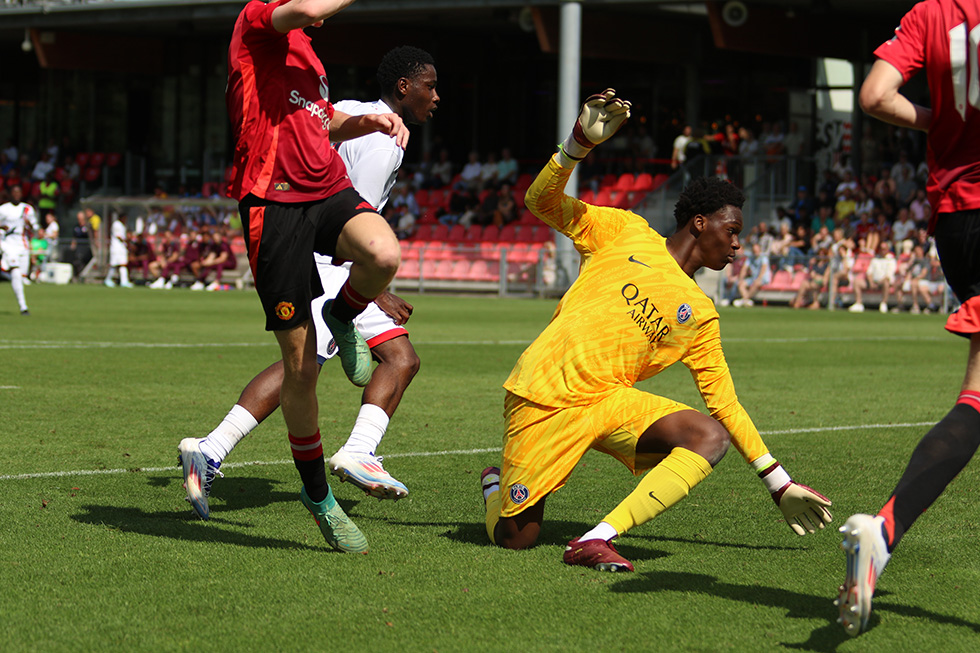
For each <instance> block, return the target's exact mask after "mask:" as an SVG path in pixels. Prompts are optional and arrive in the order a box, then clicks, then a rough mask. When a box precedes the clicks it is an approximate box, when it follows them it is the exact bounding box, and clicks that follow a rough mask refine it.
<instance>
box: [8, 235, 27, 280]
mask: <svg viewBox="0 0 980 653" xmlns="http://www.w3.org/2000/svg"><path fill="white" fill-rule="evenodd" d="M30 260H31V250H30V249H29V248H28V247H26V246H25V245H24V237H23V236H22V235H21V234H8V235H7V236H5V237H3V238H0V269H4V270H13V269H14V268H21V272H23V273H24V274H27V267H26V266H25V264H24V262H25V261H27V262H30Z"/></svg>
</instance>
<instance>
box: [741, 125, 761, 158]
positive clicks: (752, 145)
mask: <svg viewBox="0 0 980 653" xmlns="http://www.w3.org/2000/svg"><path fill="white" fill-rule="evenodd" d="M738 139H739V144H738V155H739V156H746V157H752V156H756V155H757V154H759V141H757V140H756V139H755V134H754V133H752V130H751V129H749V128H748V127H742V128H740V129H739V130H738Z"/></svg>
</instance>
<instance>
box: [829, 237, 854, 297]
mask: <svg viewBox="0 0 980 653" xmlns="http://www.w3.org/2000/svg"><path fill="white" fill-rule="evenodd" d="M831 235H832V236H833V238H834V244H833V245H831V248H830V255H831V268H830V269H831V271H832V272H831V280H830V283H832V284H833V285H834V286H833V287H835V288H839V287H841V286H853V284H854V260H855V255H856V251H857V246H856V245H855V243H854V241H853V240H852V239H850V238H847V237H845V235H844V230H843V229H840V228H838V229H834V231H833V233H832V234H831ZM839 301H840V300H839V299H838V302H839Z"/></svg>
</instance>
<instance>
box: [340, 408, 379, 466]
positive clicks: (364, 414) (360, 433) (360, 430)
mask: <svg viewBox="0 0 980 653" xmlns="http://www.w3.org/2000/svg"><path fill="white" fill-rule="evenodd" d="M387 430H388V413H386V412H385V411H384V410H383V409H382V408H381V407H380V406H375V405H374V404H364V405H363V406H361V410H360V412H359V413H358V414H357V421H355V422H354V429H353V430H352V431H351V433H350V437H349V438H347V442H346V443H345V444H344V446H343V450H344V451H346V452H348V453H364V454H368V455H370V456H373V455H374V452H375V451H376V450H377V449H378V445H379V444H381V438H383V437H384V436H385V432H386V431H387Z"/></svg>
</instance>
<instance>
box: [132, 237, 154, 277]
mask: <svg viewBox="0 0 980 653" xmlns="http://www.w3.org/2000/svg"><path fill="white" fill-rule="evenodd" d="M156 259H157V255H156V252H154V251H153V244H152V243H150V241H149V240H147V239H146V233H145V232H143V231H140V230H137V231H136V234H135V235H134V236H133V237H132V238H130V240H129V262H128V263H127V264H126V267H128V268H129V270H130V271H131V272H133V271H136V270H139V271H140V274H141V275H142V277H143V282H144V283H149V281H150V277H151V276H152V275H151V274H150V263H152V262H153V261H155V260H156Z"/></svg>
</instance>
